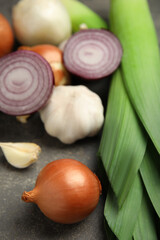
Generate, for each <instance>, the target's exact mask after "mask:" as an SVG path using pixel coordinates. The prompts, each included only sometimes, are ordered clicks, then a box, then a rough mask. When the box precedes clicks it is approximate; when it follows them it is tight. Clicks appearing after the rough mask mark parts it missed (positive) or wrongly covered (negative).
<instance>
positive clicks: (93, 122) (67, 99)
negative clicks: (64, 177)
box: [40, 85, 104, 144]
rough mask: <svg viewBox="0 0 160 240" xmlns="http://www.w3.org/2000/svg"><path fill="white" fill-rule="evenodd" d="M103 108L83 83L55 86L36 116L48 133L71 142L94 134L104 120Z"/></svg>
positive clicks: (98, 98) (95, 95)
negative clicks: (38, 116)
mask: <svg viewBox="0 0 160 240" xmlns="http://www.w3.org/2000/svg"><path fill="white" fill-rule="evenodd" d="M103 112H104V108H103V105H102V102H101V99H100V97H99V96H98V95H97V94H96V93H94V92H92V91H91V90H89V89H88V88H87V87H85V86H82V85H79V86H57V87H55V88H54V90H53V93H52V95H51V98H50V99H49V101H48V103H47V105H46V106H45V107H44V108H43V109H41V111H40V117H41V120H42V121H43V123H44V127H45V129H46V131H47V133H48V134H49V135H51V136H54V137H57V138H58V139H59V140H60V141H62V142H63V143H66V144H71V143H74V142H75V141H77V140H78V139H82V138H85V137H87V136H94V135H96V134H97V133H98V131H99V130H100V128H101V127H102V124H103V121H104V115H103Z"/></svg>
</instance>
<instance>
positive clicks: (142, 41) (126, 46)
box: [110, 0, 160, 153]
mask: <svg viewBox="0 0 160 240" xmlns="http://www.w3.org/2000/svg"><path fill="white" fill-rule="evenodd" d="M110 29H111V31H112V32H113V33H114V34H115V35H116V36H117V37H118V38H119V40H120V42H121V44H122V47H123V51H124V52H123V57H122V63H121V68H122V73H123V81H124V84H125V87H126V89H127V92H128V95H129V98H130V100H131V102H132V104H133V106H134V108H135V110H136V112H137V114H138V116H139V118H140V119H141V121H142V123H143V125H144V127H145V129H146V131H147V132H148V134H149V136H150V138H151V139H152V141H153V143H154V145H155V147H156V148H157V150H158V152H159V153H160V131H158V129H159V123H160V94H159V93H160V55H159V45H158V39H157V34H156V30H155V26H154V23H153V20H152V17H151V13H150V10H149V6H148V3H147V0H130V1H128V0H111V6H110Z"/></svg>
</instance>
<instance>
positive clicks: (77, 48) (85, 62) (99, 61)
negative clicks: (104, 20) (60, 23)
mask: <svg viewBox="0 0 160 240" xmlns="http://www.w3.org/2000/svg"><path fill="white" fill-rule="evenodd" d="M63 58H64V65H65V67H66V69H67V70H68V71H69V72H71V73H72V74H74V75H77V76H79V77H82V78H85V79H99V78H103V77H106V76H108V75H110V74H111V73H112V72H114V71H115V70H116V69H117V67H118V66H119V64H120V61H121V58H122V46H121V44H120V42H119V40H118V39H117V37H116V36H115V35H114V34H113V33H111V32H110V31H106V30H102V29H85V30H81V31H79V32H77V33H75V34H74V35H72V37H71V38H70V39H69V40H68V42H67V43H66V45H65V48H64V55H63Z"/></svg>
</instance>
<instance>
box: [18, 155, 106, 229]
mask: <svg viewBox="0 0 160 240" xmlns="http://www.w3.org/2000/svg"><path fill="white" fill-rule="evenodd" d="M101 190H102V188H101V183H100V181H99V179H98V177H97V176H96V175H95V174H94V173H93V172H92V171H91V170H90V169H89V168H88V167H87V166H86V165H84V164H82V163H81V162H79V161H77V160H74V159H59V160H55V161H53V162H50V163H49V164H47V165H46V166H45V167H44V168H43V169H42V170H41V171H40V173H39V175H38V177H37V180H36V184H35V187H34V189H33V190H32V191H29V192H24V193H23V194H22V200H23V201H25V202H33V203H36V204H37V205H38V207H39V208H40V210H41V211H42V212H43V213H44V215H46V216H47V217H48V218H50V219H51V220H53V221H55V222H58V223H63V224H71V223H76V222H79V221H81V220H83V219H84V218H86V217H87V216H88V215H89V214H90V213H91V212H92V211H93V210H94V209H95V208H96V206H97V204H98V201H99V197H100V194H101Z"/></svg>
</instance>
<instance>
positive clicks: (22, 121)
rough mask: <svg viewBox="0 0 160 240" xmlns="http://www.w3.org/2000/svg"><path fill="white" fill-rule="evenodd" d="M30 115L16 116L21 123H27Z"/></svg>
mask: <svg viewBox="0 0 160 240" xmlns="http://www.w3.org/2000/svg"><path fill="white" fill-rule="evenodd" d="M29 117H30V115H23V116H16V119H17V121H19V122H21V123H27V122H28V118H29Z"/></svg>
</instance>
